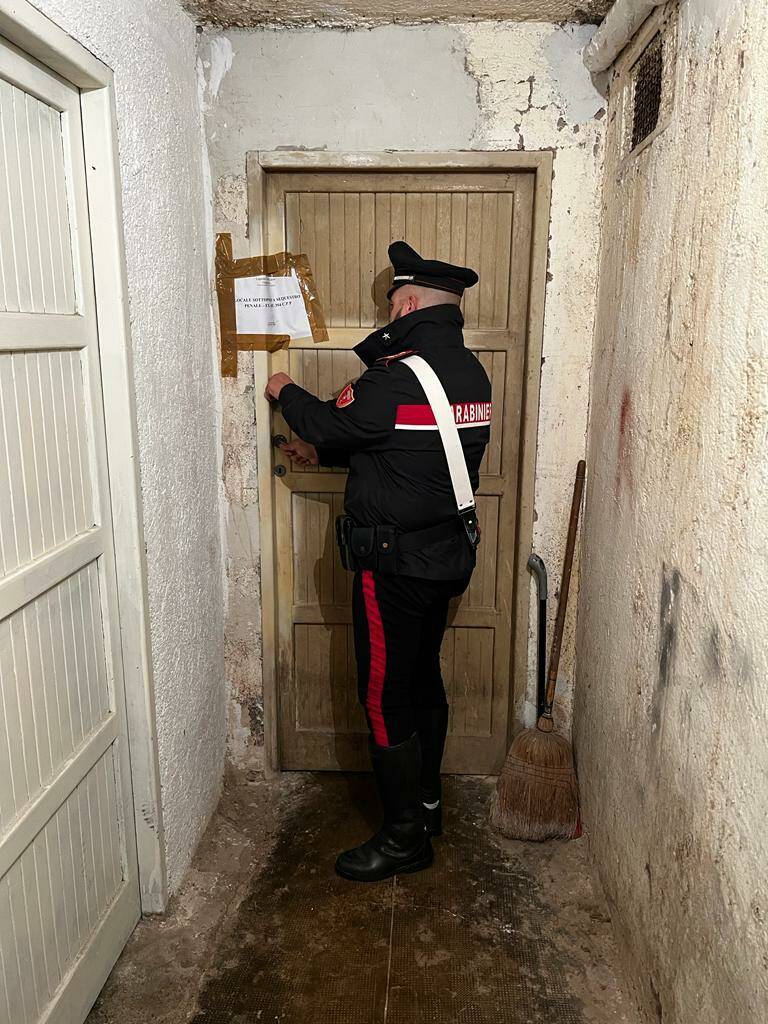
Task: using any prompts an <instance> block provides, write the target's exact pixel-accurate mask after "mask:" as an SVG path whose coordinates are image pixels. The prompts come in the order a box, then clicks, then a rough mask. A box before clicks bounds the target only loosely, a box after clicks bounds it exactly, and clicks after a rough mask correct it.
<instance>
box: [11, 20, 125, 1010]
mask: <svg viewBox="0 0 768 1024" xmlns="http://www.w3.org/2000/svg"><path fill="white" fill-rule="evenodd" d="M0 238H1V239H2V241H1V243H0V1020H5V1019H8V1020H10V1021H12V1022H13V1024H34V1022H37V1021H41V1020H43V1019H45V1021H46V1022H50V1024H56V1022H62V1024H63V1022H66V1024H73V1022H74V1024H76V1022H78V1021H81V1020H83V1019H84V1017H85V1015H86V1014H87V1012H88V1009H89V1008H90V1006H91V1004H92V1003H93V1000H94V999H95V997H96V995H97V994H98V992H99V990H100V988H101V987H102V985H103V983H104V981H105V979H106V977H107V974H108V973H109V970H110V969H111V967H112V965H113V964H114V962H115V960H116V959H117V956H118V955H119V953H120V951H121V950H122V948H123V946H124V944H125V942H126V940H127V938H128V936H129V935H130V932H131V930H132V929H133V926H134V925H135V923H136V921H137V920H138V917H139V892H138V874H137V865H136V849H135V833H134V827H133V820H132V807H133V804H132V798H131V788H130V770H129V761H128V743H127V736H126V726H125V709H124V694H123V680H122V663H121V652H120V641H119V627H118V610H117V590H116V581H115V568H114V553H113V548H112V521H111V509H110V504H109V490H108V476H107V461H106V446H105V440H104V423H103V407H102V394H101V375H100V369H99V350H98V338H97V332H96V311H95V301H94V292H93V280H92V261H91V248H90V237H89V224H88V206H87V196H86V186H85V167H84V157H83V140H82V127H81V122H80V95H79V93H78V91H77V89H75V88H73V87H71V86H70V85H68V84H67V83H66V82H64V81H63V80H61V79H59V78H58V77H57V76H56V75H55V74H53V73H52V72H50V71H48V70H47V69H45V68H43V67H42V66H41V65H39V64H37V63H36V62H35V61H33V60H32V59H30V58H28V57H26V56H24V55H23V54H22V53H21V52H20V51H19V50H17V49H15V48H14V47H12V46H11V45H9V44H7V43H5V42H4V41H2V40H0ZM6 1013H8V1015H9V1016H8V1018H6V1017H5V1014H6Z"/></svg>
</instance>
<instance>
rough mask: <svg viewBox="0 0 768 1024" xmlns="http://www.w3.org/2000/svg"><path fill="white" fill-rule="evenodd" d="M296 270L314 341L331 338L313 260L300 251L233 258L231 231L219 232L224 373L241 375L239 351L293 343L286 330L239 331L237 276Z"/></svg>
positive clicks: (269, 349)
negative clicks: (312, 264)
mask: <svg viewBox="0 0 768 1024" xmlns="http://www.w3.org/2000/svg"><path fill="white" fill-rule="evenodd" d="M292 270H295V272H296V277H297V279H298V281H299V287H300V288H301V294H302V298H303V299H304V307H305V309H306V311H307V319H308V320H309V326H310V329H311V331H312V339H313V341H315V342H316V343H317V342H321V341H328V331H327V329H326V326H325V317H324V316H323V310H322V306H321V305H320V298H319V296H318V294H317V287H316V285H315V279H314V276H313V274H312V268H311V267H310V265H309V260H308V259H307V257H306V256H305V255H304V253H300V254H299V255H294V254H293V253H290V252H278V253H274V254H272V255H270V256H248V257H246V258H245V259H240V260H235V259H233V258H232V237H231V235H229V234H220V235H217V236H216V293H217V295H218V300H219V324H220V327H221V374H222V376H223V377H236V376H237V353H238V351H259V352H276V351H277V350H278V349H281V348H285V347H286V346H287V345H289V344H290V340H291V339H290V337H289V336H288V335H285V334H238V333H237V324H236V318H235V286H234V281H235V278H237V277H255V276H257V275H262V274H274V275H275V276H279V277H288V276H290V273H291V271H292Z"/></svg>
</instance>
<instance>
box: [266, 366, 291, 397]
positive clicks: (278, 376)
mask: <svg viewBox="0 0 768 1024" xmlns="http://www.w3.org/2000/svg"><path fill="white" fill-rule="evenodd" d="M286 384H293V381H292V380H291V378H290V377H289V376H288V374H287V373H273V374H272V376H271V377H270V378H269V380H268V381H267V386H266V389H265V390H264V397H265V398H270V399H273V400H274V401H277V400H278V398H279V397H280V392H281V391H282V390H283V388H284V387H285V385H286Z"/></svg>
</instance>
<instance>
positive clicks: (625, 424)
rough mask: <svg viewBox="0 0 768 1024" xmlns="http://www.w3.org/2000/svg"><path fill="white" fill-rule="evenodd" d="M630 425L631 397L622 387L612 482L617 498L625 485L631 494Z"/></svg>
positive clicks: (626, 389) (627, 390)
mask: <svg viewBox="0 0 768 1024" xmlns="http://www.w3.org/2000/svg"><path fill="white" fill-rule="evenodd" d="M631 426H632V397H631V395H630V393H629V389H628V388H624V393H623V394H622V396H621V409H620V411H619V436H618V443H617V451H616V480H615V484H614V491H615V493H616V497H617V498H618V497H619V495H620V494H621V492H622V489H623V488H624V487H625V486H626V489H627V491H628V492H629V494H630V495H631V494H632V450H631Z"/></svg>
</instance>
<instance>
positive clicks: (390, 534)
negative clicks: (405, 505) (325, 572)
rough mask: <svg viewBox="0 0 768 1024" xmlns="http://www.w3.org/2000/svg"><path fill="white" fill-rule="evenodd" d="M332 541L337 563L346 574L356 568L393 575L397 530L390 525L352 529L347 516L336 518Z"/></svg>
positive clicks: (395, 568)
mask: <svg viewBox="0 0 768 1024" xmlns="http://www.w3.org/2000/svg"><path fill="white" fill-rule="evenodd" d="M336 540H337V541H338V545H339V553H340V555H341V564H342V565H343V566H344V568H345V569H348V570H349V571H350V572H354V571H355V570H357V569H373V570H375V571H376V572H381V573H387V574H394V573H396V572H397V529H396V528H395V527H394V526H355V522H354V520H353V519H351V518H350V516H337V518H336Z"/></svg>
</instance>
